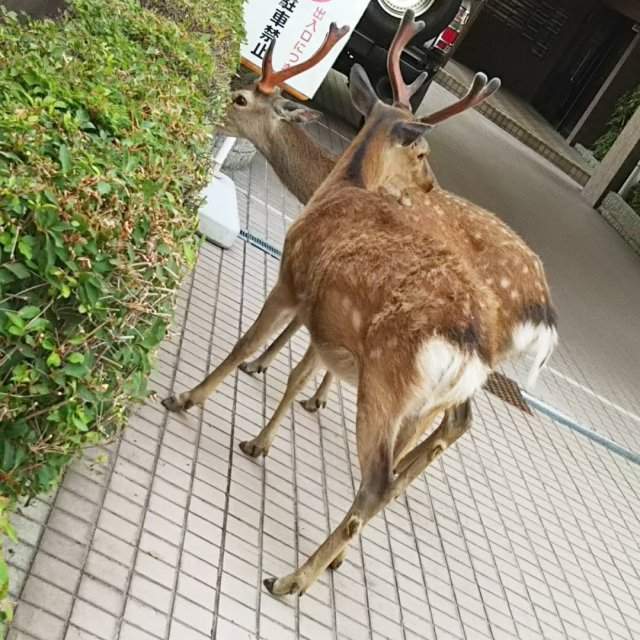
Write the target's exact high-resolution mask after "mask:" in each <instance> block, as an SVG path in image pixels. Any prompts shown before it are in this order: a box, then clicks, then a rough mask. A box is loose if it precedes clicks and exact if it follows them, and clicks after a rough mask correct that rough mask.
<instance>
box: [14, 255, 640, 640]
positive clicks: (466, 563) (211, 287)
mask: <svg viewBox="0 0 640 640" xmlns="http://www.w3.org/2000/svg"><path fill="white" fill-rule="evenodd" d="M276 268H277V263H276V262H275V261H274V260H273V259H272V258H270V257H268V256H266V255H265V254H263V253H261V252H260V251H258V250H257V249H254V248H253V247H251V246H248V245H245V244H242V243H240V244H238V245H237V246H236V247H235V248H234V249H233V250H232V251H230V252H225V253H224V254H223V253H221V252H220V251H219V250H218V249H216V248H215V247H212V246H210V245H207V246H205V247H204V249H203V251H202V255H201V258H200V260H199V263H198V267H197V269H196V272H195V274H194V275H193V277H192V278H191V279H190V280H189V282H187V283H186V285H185V288H184V290H183V292H182V293H181V296H180V305H179V310H178V314H179V318H180V324H179V326H178V330H179V333H177V334H176V335H175V336H174V338H173V340H171V341H168V342H167V343H166V344H165V345H164V346H163V348H162V351H161V364H160V367H159V370H158V371H157V373H156V374H155V375H154V385H155V388H156V389H157V390H158V392H159V393H162V394H164V393H166V392H167V391H168V390H170V389H171V388H176V389H183V388H185V387H186V386H187V385H190V384H193V383H194V382H196V381H197V380H198V379H199V378H200V376H201V375H202V374H203V373H204V371H205V369H206V368H207V365H206V363H207V362H209V361H217V360H219V359H220V357H221V356H222V355H223V354H224V353H225V352H226V351H227V349H228V348H229V346H230V345H231V344H232V343H233V341H234V340H235V339H236V337H237V336H238V334H239V332H240V331H241V330H243V329H245V328H246V327H247V326H248V323H249V322H250V321H251V320H252V319H253V318H254V317H255V315H256V313H257V311H258V309H259V305H260V301H261V300H262V299H263V296H264V294H265V291H266V290H267V288H268V285H269V284H271V283H272V282H273V279H274V277H275V273H276ZM237 291H242V293H243V295H242V296H241V297H239V296H238V295H237V293H236V292H237ZM304 342H305V341H304V337H303V336H298V337H296V340H294V343H293V346H292V350H291V352H290V353H283V354H282V355H281V357H280V358H279V359H278V361H277V362H276V363H275V364H274V365H273V366H272V368H271V369H270V370H269V371H268V373H267V376H266V380H264V381H263V380H262V379H255V378H250V377H248V376H246V375H244V374H242V373H238V374H237V375H236V376H235V377H234V378H232V379H229V380H228V381H227V382H226V383H225V384H224V385H223V387H222V388H221V390H220V391H219V392H218V393H217V394H216V395H215V396H214V397H213V398H212V399H211V400H210V401H209V403H208V404H207V407H206V409H205V411H203V412H202V413H198V412H193V413H192V414H189V415H187V416H184V417H180V416H178V417H175V416H173V415H167V414H166V413H165V412H164V411H163V410H162V409H161V407H160V405H159V403H158V402H157V401H153V402H149V403H148V405H146V406H145V407H143V408H142V409H140V410H139V411H138V413H137V414H136V415H135V416H134V417H133V418H132V420H131V424H130V426H129V428H128V430H127V431H126V432H125V434H124V437H123V439H122V440H121V441H120V442H119V443H116V444H114V445H112V446H111V447H109V448H108V450H107V453H108V454H109V457H110V463H109V464H108V465H107V466H106V467H103V466H97V467H95V468H94V469H93V470H92V469H90V468H89V467H87V465H86V463H77V464H76V465H74V467H73V470H72V471H70V472H69V473H68V475H67V477H66V479H65V482H64V483H63V486H62V489H61V490H60V492H59V493H58V496H57V498H56V500H55V508H54V509H53V511H52V512H51V513H50V515H49V518H48V521H47V523H46V529H45V532H44V535H43V537H42V540H41V541H40V546H39V550H38V552H37V553H36V555H35V559H34V561H33V564H32V566H31V570H30V575H29V577H28V579H27V580H26V582H25V585H24V588H23V591H22V595H21V603H20V605H19V607H18V610H17V616H16V621H15V624H14V627H13V631H12V635H11V638H13V639H17V638H37V639H42V640H57V639H62V638H73V639H80V638H82V639H83V640H86V639H93V638H105V639H110V638H122V639H123V640H124V639H126V640H130V639H135V640H137V639H140V640H147V639H151V638H172V639H174V638H175V639H180V640H182V639H186V640H189V639H191V638H193V639H197V638H202V639H204V638H207V637H215V638H220V639H221V640H226V639H227V638H228V639H229V640H231V639H235V638H269V639H274V640H280V639H282V638H296V637H303V638H308V639H309V640H316V639H318V638H393V639H396V638H438V639H443V638H468V639H470V640H471V639H475V638H484V637H487V638H515V637H519V638H540V637H547V638H565V637H569V638H575V639H576V640H582V639H584V638H594V639H595V638H597V639H598V640H601V639H603V638H629V639H631V638H634V637H637V636H638V634H640V614H638V605H639V602H638V600H639V596H640V577H639V572H640V550H639V549H640V527H639V526H638V525H639V524H640V521H639V519H638V516H639V514H640V499H639V496H638V488H639V487H640V467H638V466H636V465H633V464H631V463H628V462H626V461H625V460H623V459H621V458H619V457H616V456H614V455H613V454H611V453H609V452H608V451H606V450H605V449H603V448H602V447H600V446H598V445H594V444H592V443H591V442H590V441H588V440H585V439H584V438H581V437H579V436H576V435H574V434H572V433H571V432H568V431H566V430H563V429H561V428H558V426H557V425H554V424H553V423H552V422H551V421H550V420H548V419H546V418H543V417H540V416H536V417H529V416H526V415H524V414H522V413H520V412H518V411H516V410H513V409H512V408H511V407H509V406H508V405H505V404H503V403H502V402H501V401H500V400H498V399H496V398H495V397H494V396H487V395H481V396H480V397H479V398H478V399H477V402H476V406H475V409H476V420H475V424H474V428H473V430H472V431H471V432H470V433H469V434H467V435H465V437H464V438H463V439H462V440H461V441H460V443H459V444H458V445H456V446H455V447H454V448H453V449H452V450H450V451H449V452H448V453H447V455H446V456H443V458H441V459H440V460H439V461H438V462H437V463H436V464H435V465H434V466H433V467H432V468H430V469H429V472H428V473H427V474H426V475H425V476H424V477H423V478H422V479H421V480H420V481H418V482H417V483H415V485H414V486H412V487H411V489H410V491H409V493H408V495H407V497H406V499H405V498H402V499H400V500H398V501H397V502H396V503H395V504H393V505H392V506H390V507H389V508H388V509H387V510H386V511H385V513H384V514H383V515H381V516H378V517H377V518H376V519H375V520H374V521H373V522H372V523H371V524H370V525H369V526H368V527H367V528H366V529H365V531H364V534H363V536H362V540H361V542H360V543H359V544H356V545H354V547H353V548H352V549H351V552H350V555H349V557H348V560H347V562H345V564H344V565H343V567H342V568H341V569H340V570H339V571H338V572H337V573H335V574H332V573H327V574H326V575H325V576H323V578H322V579H321V580H320V582H319V583H318V584H317V585H316V586H314V587H313V588H312V589H311V590H310V591H309V593H308V594H307V595H305V596H304V597H303V598H301V599H284V600H276V599H274V598H273V597H271V596H270V595H269V594H267V593H266V591H265V590H264V589H263V588H262V586H261V581H262V579H263V578H264V577H267V576H269V575H273V574H276V575H278V574H282V573H284V572H286V571H288V570H289V569H290V568H291V567H292V566H293V565H294V564H295V563H296V562H297V561H299V560H300V559H302V558H304V557H305V556H306V555H307V554H309V553H310V552H311V551H312V550H313V549H314V547H315V546H316V545H317V544H318V543H319V542H321V540H322V539H323V537H324V536H325V535H326V533H327V532H328V531H329V529H330V527H332V526H334V525H336V524H337V523H338V521H339V520H340V518H341V516H342V515H343V513H344V511H345V510H346V509H347V508H348V505H349V503H350V501H351V499H352V496H353V492H354V488H355V486H356V485H357V482H358V478H357V472H356V470H357V465H356V464H355V462H356V460H355V434H354V432H353V415H354V395H353V391H352V390H350V389H349V388H348V387H341V388H340V389H339V390H337V391H334V393H333V395H332V397H331V402H330V406H329V407H328V408H327V410H326V411H324V412H322V413H321V414H319V416H317V417H316V416H312V415H309V414H307V413H305V412H304V411H303V410H302V409H301V408H300V407H296V408H295V410H294V413H293V416H292V417H291V419H290V420H287V421H286V423H285V424H284V425H283V428H282V432H281V433H280V434H279V436H278V439H277V440H276V442H275V444H274V447H273V451H272V453H271V455H270V456H269V457H268V458H267V459H266V460H265V462H264V464H263V463H256V462H254V461H253V460H249V459H247V458H245V457H244V456H243V455H242V454H241V453H240V452H239V450H238V448H237V443H238V441H239V440H241V439H245V438H247V437H249V436H251V435H253V434H255V433H256V432H257V431H258V430H259V429H260V428H261V426H262V425H263V424H264V420H265V417H266V416H268V415H269V414H270V413H271V412H272V411H273V409H274V407H275V403H276V401H277V399H278V396H279V394H280V392H281V391H282V389H283V387H284V384H285V381H286V375H287V371H288V370H289V367H290V363H291V362H292V361H295V360H297V359H298V358H299V357H300V356H301V355H302V352H303V349H304ZM93 455H95V453H94V454H93ZM32 542H35V540H32ZM212 630H213V631H212Z"/></svg>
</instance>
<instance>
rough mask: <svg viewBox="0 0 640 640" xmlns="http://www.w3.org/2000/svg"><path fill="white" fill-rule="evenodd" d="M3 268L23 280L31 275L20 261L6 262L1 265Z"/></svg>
mask: <svg viewBox="0 0 640 640" xmlns="http://www.w3.org/2000/svg"><path fill="white" fill-rule="evenodd" d="M2 266H3V267H4V268H5V269H8V270H9V271H11V273H13V275H14V276H15V277H16V278H18V279H19V280H25V279H26V278H28V277H29V276H30V275H31V272H30V271H29V269H27V267H25V266H24V265H23V264H22V263H21V262H7V263H6V264H3V265H2Z"/></svg>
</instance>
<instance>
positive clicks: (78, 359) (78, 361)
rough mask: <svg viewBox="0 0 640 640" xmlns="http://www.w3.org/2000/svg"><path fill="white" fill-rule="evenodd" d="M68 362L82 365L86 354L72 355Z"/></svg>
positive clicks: (76, 353)
mask: <svg viewBox="0 0 640 640" xmlns="http://www.w3.org/2000/svg"><path fill="white" fill-rule="evenodd" d="M67 362H71V363H72V364H81V363H83V362H84V354H82V353H78V352H75V353H72V354H70V355H69V356H68V357H67Z"/></svg>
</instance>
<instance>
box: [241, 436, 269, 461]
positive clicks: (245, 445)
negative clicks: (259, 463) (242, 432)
mask: <svg viewBox="0 0 640 640" xmlns="http://www.w3.org/2000/svg"><path fill="white" fill-rule="evenodd" d="M239 446H240V450H241V451H242V453H244V454H245V455H247V456H249V457H250V458H258V457H260V456H266V455H267V453H268V451H269V449H268V448H265V447H262V446H260V445H258V444H255V442H254V441H253V440H246V441H245V442H241V443H240V445H239Z"/></svg>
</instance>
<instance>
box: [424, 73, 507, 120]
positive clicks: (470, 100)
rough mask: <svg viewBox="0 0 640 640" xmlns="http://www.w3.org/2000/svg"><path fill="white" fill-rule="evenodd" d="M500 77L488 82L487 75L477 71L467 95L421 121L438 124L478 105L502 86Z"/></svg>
mask: <svg viewBox="0 0 640 640" xmlns="http://www.w3.org/2000/svg"><path fill="white" fill-rule="evenodd" d="M500 84H501V82H500V78H492V79H491V80H489V82H487V76H486V75H485V74H484V73H476V75H475V76H474V77H473V82H472V83H471V87H470V88H469V91H467V93H466V95H465V96H463V97H462V98H460V100H458V102H454V103H453V104H451V105H449V106H448V107H445V108H444V109H441V110H440V111H436V112H435V113H432V114H431V115H428V116H424V117H423V118H420V122H424V123H425V124H437V123H438V122H442V121H444V120H448V119H449V118H451V116H455V115H457V114H458V113H462V112H463V111H466V110H467V109H471V108H472V107H477V106H478V105H479V104H481V103H482V102H484V101H485V100H486V99H487V98H488V97H489V96H492V95H493V94H494V93H495V92H496V91H497V90H498V89H499V88H500Z"/></svg>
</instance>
